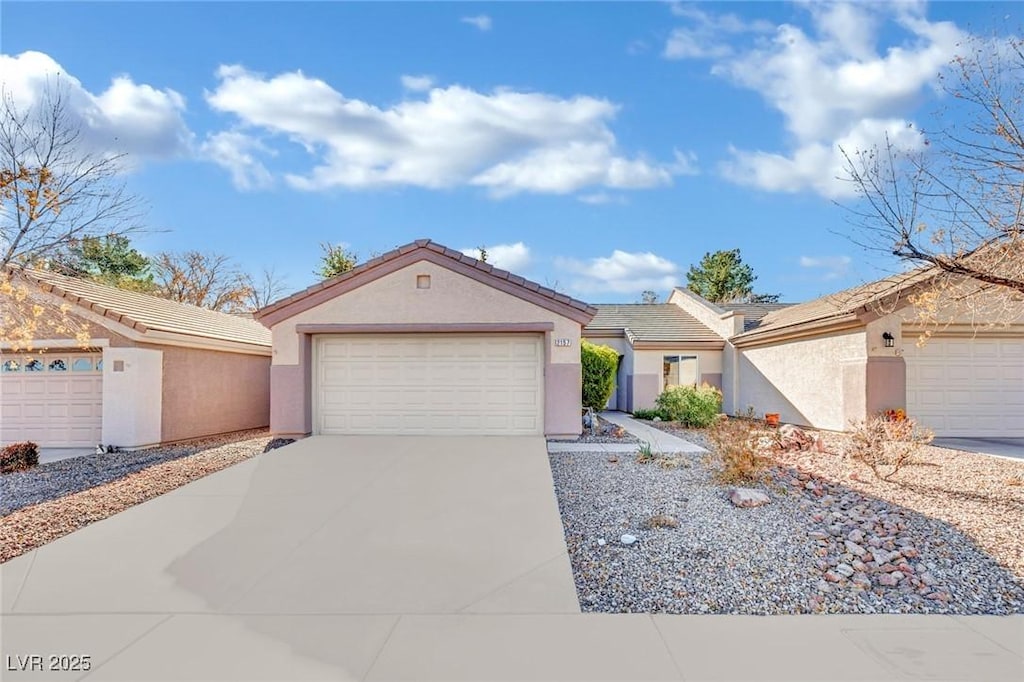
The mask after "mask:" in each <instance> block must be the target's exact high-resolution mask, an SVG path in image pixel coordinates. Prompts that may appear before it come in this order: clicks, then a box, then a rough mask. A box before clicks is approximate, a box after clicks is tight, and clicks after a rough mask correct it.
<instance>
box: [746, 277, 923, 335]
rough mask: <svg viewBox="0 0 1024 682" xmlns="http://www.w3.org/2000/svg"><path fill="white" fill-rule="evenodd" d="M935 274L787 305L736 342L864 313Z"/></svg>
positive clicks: (879, 282)
mask: <svg viewBox="0 0 1024 682" xmlns="http://www.w3.org/2000/svg"><path fill="white" fill-rule="evenodd" d="M935 275H936V270H934V269H932V268H918V269H915V270H910V271H908V272H904V273H900V274H897V275H891V276H889V277H885V278H883V279H880V280H877V281H875V282H868V283H867V284H861V285H859V286H856V287H852V288H850V289H845V290H843V291H838V292H836V293H834V294H829V295H827V296H822V297H821V298H816V299H814V300H813V301H807V302H806V303H798V304H797V305H791V306H786V307H784V308H780V309H778V310H775V311H772V312H769V313H768V314H767V315H765V316H764V317H762V318H761V321H760V323H759V324H758V325H757V327H755V328H754V329H751V330H749V331H747V330H745V331H744V332H743V333H742V334H739V335H737V337H736V338H737V339H748V338H755V337H757V336H760V335H762V334H767V333H770V332H775V331H781V330H784V329H790V328H798V327H801V326H804V325H811V324H816V323H822V322H827V321H829V320H831V319H835V318H840V317H844V316H848V315H852V314H855V313H857V312H858V311H861V310H865V309H867V308H869V307H870V306H871V305H873V304H877V303H879V302H880V301H882V300H884V299H888V298H890V297H893V296H898V295H899V294H900V293H901V292H903V291H905V290H906V289H909V288H911V287H913V286H915V285H917V284H920V283H922V282H925V281H927V280H929V279H931V278H932V277H934V276H935Z"/></svg>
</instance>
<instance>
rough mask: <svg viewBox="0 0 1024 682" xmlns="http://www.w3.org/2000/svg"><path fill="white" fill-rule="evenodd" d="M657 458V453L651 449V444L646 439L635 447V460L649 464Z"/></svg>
mask: <svg viewBox="0 0 1024 682" xmlns="http://www.w3.org/2000/svg"><path fill="white" fill-rule="evenodd" d="M657 458H658V453H657V452H655V451H654V450H652V449H651V444H650V443H648V442H647V441H643V442H642V443H640V445H639V446H637V449H636V461H638V462H640V463H641V464H650V463H651V462H653V461H654V460H656V459H657Z"/></svg>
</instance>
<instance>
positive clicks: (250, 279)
mask: <svg viewBox="0 0 1024 682" xmlns="http://www.w3.org/2000/svg"><path fill="white" fill-rule="evenodd" d="M245 281H246V285H247V286H248V287H249V298H248V300H247V301H246V305H247V307H248V308H249V309H250V310H259V309H260V308H263V307H265V306H268V305H270V304H271V303H273V302H274V301H276V300H277V299H279V298H281V297H282V296H284V294H285V293H287V291H288V287H287V283H286V282H285V281H284V279H283V278H282V277H281V276H280V275H278V274H277V271H276V270H275V269H274V267H273V266H271V267H264V268H263V270H262V271H261V272H260V274H259V275H256V276H254V275H252V274H247V275H246V276H245Z"/></svg>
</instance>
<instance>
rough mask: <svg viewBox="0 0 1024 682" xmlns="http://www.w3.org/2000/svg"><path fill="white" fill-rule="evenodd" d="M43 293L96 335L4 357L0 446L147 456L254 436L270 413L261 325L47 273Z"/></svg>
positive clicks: (35, 279)
mask: <svg viewBox="0 0 1024 682" xmlns="http://www.w3.org/2000/svg"><path fill="white" fill-rule="evenodd" d="M19 276H20V277H22V278H24V280H25V281H27V282H28V283H29V284H30V286H32V287H34V288H35V289H34V295H38V296H41V297H47V298H49V299H50V300H51V301H52V302H54V303H56V304H59V305H67V306H69V308H68V311H69V312H68V314H69V315H70V316H72V317H73V318H75V319H76V320H77V321H78V325H77V326H79V327H80V328H81V327H84V328H86V329H87V330H88V335H89V340H88V345H87V346H86V347H85V348H83V347H82V344H81V342H80V341H79V340H77V339H74V338H40V339H35V340H34V342H33V347H32V351H31V352H18V353H14V352H12V351H11V350H9V344H8V346H6V347H0V444H8V443H12V442H17V441H23V440H31V441H34V442H36V443H38V444H39V445H41V446H43V447H85V446H88V447H94V446H95V445H97V444H103V445H111V446H116V447H125V448H132V447H142V446H148V445H154V444H157V443H167V442H173V441H179V440H184V439H188V438H195V437H200V436H207V435H213V434H219V433H226V432H231V431H238V430H242V429H248V428H259V427H265V426H266V425H267V424H268V422H269V415H270V352H271V348H270V333H269V331H268V330H267V329H266V328H265V327H264V326H263V325H261V324H259V323H258V322H255V321H254V320H252V319H246V318H244V317H240V316H236V315H228V314H225V313H218V312H214V311H211V310H206V309H204V308H197V307H195V306H191V305H185V304H182V303H176V302H174V301H168V300H166V299H162V298H156V297H153V296H148V295H146V294H140V293H135V292H130V291H124V290H122V289H117V288H114V287H109V286H104V285H102V284H97V283H95V282H90V281H87V280H82V279H75V278H71V277H64V276H61V275H58V274H54V273H51V272H44V271H20V274H19Z"/></svg>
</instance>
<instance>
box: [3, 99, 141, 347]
mask: <svg viewBox="0 0 1024 682" xmlns="http://www.w3.org/2000/svg"><path fill="white" fill-rule="evenodd" d="M121 162H122V156H120V155H109V154H106V155H105V154H100V153H96V152H95V151H92V150H90V149H89V148H88V146H87V145H86V144H85V141H84V140H83V139H82V135H81V127H80V126H79V125H78V123H77V122H76V121H75V120H74V118H73V117H72V116H71V114H70V113H69V110H68V104H67V100H66V98H65V90H64V89H63V88H62V87H61V85H60V83H59V82H58V83H53V84H51V85H50V86H49V87H47V88H46V89H45V91H44V92H43V93H42V95H41V96H40V97H39V99H38V100H37V101H35V102H34V103H33V104H31V105H30V106H27V107H24V108H22V107H20V106H19V105H18V103H17V102H16V101H15V99H14V96H13V95H12V93H11V92H10V91H8V90H6V89H2V90H0V298H2V299H3V302H2V305H0V344H3V346H5V347H6V348H7V349H8V350H12V351H22V350H25V351H28V350H31V349H32V347H33V343H34V341H35V340H37V339H40V338H48V337H54V338H55V337H73V338H76V339H77V340H78V341H79V343H80V344H81V345H83V346H87V345H88V343H89V334H88V329H87V327H86V325H85V324H84V323H83V322H82V321H81V320H79V319H78V318H76V317H74V316H72V315H71V314H70V307H69V306H68V305H67V304H66V303H64V302H62V301H55V300H54V299H52V298H50V297H48V296H45V295H42V294H41V293H40V292H39V290H38V289H37V288H36V286H35V285H34V284H32V283H31V282H28V281H26V280H25V279H24V278H23V277H20V276H19V268H21V267H33V266H36V265H39V264H41V263H43V262H45V261H46V260H47V259H48V257H50V256H51V255H53V254H55V253H58V252H60V251H61V250H62V249H64V248H66V247H67V246H68V245H70V244H73V243H76V242H81V241H83V240H86V239H91V238H96V237H106V236H108V235H109V236H117V235H123V234H126V233H129V232H132V231H135V230H139V229H141V227H142V222H141V219H142V215H141V213H142V212H141V209H140V202H139V201H138V200H137V198H135V197H134V196H132V195H130V194H129V193H128V192H127V190H126V188H125V185H124V183H123V182H122V180H121V179H120V172H121V166H122V164H121Z"/></svg>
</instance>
